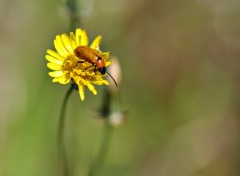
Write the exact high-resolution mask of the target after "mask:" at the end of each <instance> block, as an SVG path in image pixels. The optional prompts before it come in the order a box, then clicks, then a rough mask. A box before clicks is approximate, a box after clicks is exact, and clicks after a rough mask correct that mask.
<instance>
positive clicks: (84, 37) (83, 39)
mask: <svg viewBox="0 0 240 176" xmlns="http://www.w3.org/2000/svg"><path fill="white" fill-rule="evenodd" d="M80 45H82V46H87V45H88V37H87V33H86V31H84V30H82V32H81V41H80Z"/></svg>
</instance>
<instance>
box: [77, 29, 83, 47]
mask: <svg viewBox="0 0 240 176" xmlns="http://www.w3.org/2000/svg"><path fill="white" fill-rule="evenodd" d="M81 32H82V30H81V29H79V28H78V29H77V30H76V44H77V46H80V44H81V43H80V42H81Z"/></svg>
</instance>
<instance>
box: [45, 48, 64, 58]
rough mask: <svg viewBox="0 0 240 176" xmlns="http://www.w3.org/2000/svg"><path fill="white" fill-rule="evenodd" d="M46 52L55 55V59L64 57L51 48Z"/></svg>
mask: <svg viewBox="0 0 240 176" xmlns="http://www.w3.org/2000/svg"><path fill="white" fill-rule="evenodd" d="M47 53H48V54H49V55H51V56H53V57H55V58H56V59H59V60H64V57H62V56H60V55H59V54H58V53H57V52H55V51H53V50H47Z"/></svg>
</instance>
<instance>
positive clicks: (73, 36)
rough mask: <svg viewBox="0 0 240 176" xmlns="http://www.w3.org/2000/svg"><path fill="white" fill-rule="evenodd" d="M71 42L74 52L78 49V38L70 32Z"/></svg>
mask: <svg viewBox="0 0 240 176" xmlns="http://www.w3.org/2000/svg"><path fill="white" fill-rule="evenodd" d="M70 42H71V45H72V48H73V50H74V49H75V48H77V43H76V37H75V35H74V33H73V32H70Z"/></svg>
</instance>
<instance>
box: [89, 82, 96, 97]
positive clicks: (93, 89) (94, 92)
mask: <svg viewBox="0 0 240 176" xmlns="http://www.w3.org/2000/svg"><path fill="white" fill-rule="evenodd" d="M87 86H88V89H89V90H90V91H91V92H92V93H93V94H94V95H97V91H96V89H95V88H94V86H93V85H92V84H91V83H90V82H88V83H87Z"/></svg>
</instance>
